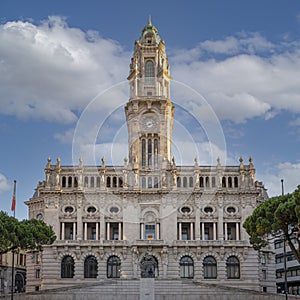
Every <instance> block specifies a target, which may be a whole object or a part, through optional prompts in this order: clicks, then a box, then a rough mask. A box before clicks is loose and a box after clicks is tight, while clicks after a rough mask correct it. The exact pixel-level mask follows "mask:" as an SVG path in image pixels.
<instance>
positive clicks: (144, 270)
mask: <svg viewBox="0 0 300 300" xmlns="http://www.w3.org/2000/svg"><path fill="white" fill-rule="evenodd" d="M140 268H141V277H142V278H155V277H157V276H158V263H157V259H156V258H155V257H154V256H153V255H149V254H146V255H145V256H144V257H143V259H142V260H141V263H140Z"/></svg>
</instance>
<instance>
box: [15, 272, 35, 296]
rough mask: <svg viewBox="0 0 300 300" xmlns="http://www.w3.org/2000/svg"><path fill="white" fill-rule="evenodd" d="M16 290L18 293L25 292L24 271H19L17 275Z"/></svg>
mask: <svg viewBox="0 0 300 300" xmlns="http://www.w3.org/2000/svg"><path fill="white" fill-rule="evenodd" d="M37 270H38V269H37ZM15 290H16V291H17V292H18V293H21V292H25V279H24V275H23V274H22V273H17V274H16V276H15Z"/></svg>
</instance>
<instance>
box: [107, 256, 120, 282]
mask: <svg viewBox="0 0 300 300" xmlns="http://www.w3.org/2000/svg"><path fill="white" fill-rule="evenodd" d="M120 274H121V260H120V258H119V257H118V256H115V255H113V256H110V257H109V258H108V260H107V278H120Z"/></svg>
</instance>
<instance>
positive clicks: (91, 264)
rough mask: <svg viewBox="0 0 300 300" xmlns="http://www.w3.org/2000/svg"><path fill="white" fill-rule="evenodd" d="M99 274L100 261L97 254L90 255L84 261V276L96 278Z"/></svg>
mask: <svg viewBox="0 0 300 300" xmlns="http://www.w3.org/2000/svg"><path fill="white" fill-rule="evenodd" d="M97 275H98V263H97V259H96V257H95V256H92V255H90V256H88V257H87V258H86V259H85V261H84V278H96V277H97Z"/></svg>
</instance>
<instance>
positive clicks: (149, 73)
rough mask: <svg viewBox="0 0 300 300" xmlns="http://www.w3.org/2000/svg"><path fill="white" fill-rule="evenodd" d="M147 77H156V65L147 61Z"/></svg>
mask: <svg viewBox="0 0 300 300" xmlns="http://www.w3.org/2000/svg"><path fill="white" fill-rule="evenodd" d="M145 77H148V78H149V77H152V78H153V77H154V63H153V61H152V60H147V61H146V63H145Z"/></svg>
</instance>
